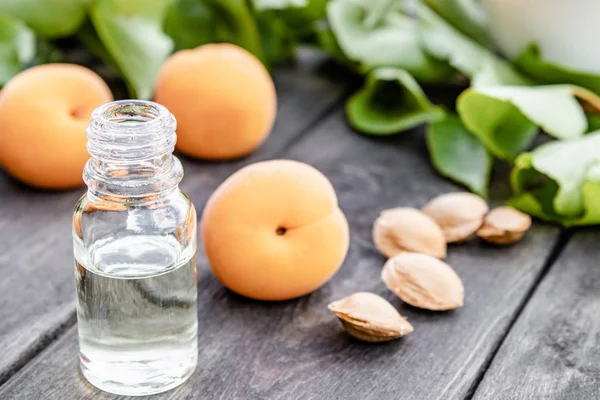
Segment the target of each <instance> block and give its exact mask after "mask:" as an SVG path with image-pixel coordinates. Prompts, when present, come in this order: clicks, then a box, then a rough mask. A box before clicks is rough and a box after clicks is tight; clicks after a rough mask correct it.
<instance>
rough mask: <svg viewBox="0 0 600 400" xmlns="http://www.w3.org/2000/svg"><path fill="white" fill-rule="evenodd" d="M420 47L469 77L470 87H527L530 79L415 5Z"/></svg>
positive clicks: (421, 6) (422, 7)
mask: <svg viewBox="0 0 600 400" xmlns="http://www.w3.org/2000/svg"><path fill="white" fill-rule="evenodd" d="M417 15H418V17H419V27H420V31H421V35H422V40H423V46H424V47H425V48H426V49H427V51H428V52H429V53H430V54H432V55H433V56H435V57H436V58H438V59H440V60H446V61H447V62H448V63H449V64H450V65H451V66H453V67H454V68H456V69H457V70H459V71H460V72H462V73H463V74H464V75H466V76H467V77H469V78H471V80H472V83H473V85H482V84H485V85H489V84H496V85H498V84H505V85H529V84H531V83H532V82H531V80H530V79H528V78H527V77H525V76H524V75H522V74H521V73H519V72H518V71H517V70H516V69H514V68H513V67H512V65H511V64H510V63H508V62H507V61H505V60H503V59H501V58H499V57H498V56H496V55H495V54H494V53H493V52H491V51H490V50H488V49H487V48H485V47H483V46H482V45H480V44H479V43H477V42H475V41H473V40H472V39H470V38H469V37H468V36H466V35H464V34H463V33H461V32H460V31H459V30H457V29H456V28H454V27H453V26H452V25H450V24H449V23H448V22H446V21H445V20H444V19H443V18H441V17H440V16H439V15H437V14H436V13H435V12H433V11H432V10H431V9H430V8H429V7H427V6H425V5H423V4H420V3H418V4H417Z"/></svg>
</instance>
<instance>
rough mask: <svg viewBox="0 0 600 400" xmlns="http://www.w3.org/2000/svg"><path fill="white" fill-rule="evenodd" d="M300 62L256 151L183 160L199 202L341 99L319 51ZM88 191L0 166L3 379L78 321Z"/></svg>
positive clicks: (283, 74)
mask: <svg viewBox="0 0 600 400" xmlns="http://www.w3.org/2000/svg"><path fill="white" fill-rule="evenodd" d="M301 60H302V62H301V63H300V64H299V65H298V66H296V67H293V66H290V67H287V68H281V69H280V70H278V72H277V73H276V76H275V82H276V86H277V90H278V92H279V93H280V101H279V105H278V120H277V122H276V124H275V127H274V129H273V132H272V134H271V136H270V137H269V139H268V140H267V142H266V143H265V144H264V145H263V146H262V147H261V148H260V149H259V150H258V151H257V152H255V153H254V154H253V155H252V156H251V157H248V158H245V159H241V160H237V161H235V162H230V163H203V162H200V161H192V160H188V159H183V160H182V161H183V164H184V169H185V173H186V176H185V178H184V180H183V182H182V184H181V187H182V189H183V190H184V191H186V192H188V193H191V194H192V197H193V198H194V201H195V203H196V206H197V207H199V208H201V207H202V206H203V204H204V202H205V201H206V200H207V199H208V196H209V195H210V193H211V192H212V191H213V190H214V189H215V188H216V187H217V185H218V184H219V183H220V182H221V181H222V180H223V179H224V178H225V177H226V176H227V175H229V174H230V173H231V172H232V171H234V170H236V169H237V168H239V167H240V166H242V165H245V164H248V163H251V162H254V161H257V160H261V159H265V158H270V157H273V156H274V155H275V154H277V153H278V152H280V151H282V150H283V149H284V148H286V146H287V145H288V144H289V143H290V142H292V141H293V140H294V138H295V137H297V136H301V135H302V134H303V133H305V131H306V130H307V129H308V128H309V127H310V126H311V124H313V123H314V122H315V121H316V120H319V118H321V117H322V114H323V113H327V111H328V110H330V109H331V107H333V106H334V105H335V104H337V103H338V102H339V101H340V99H341V98H342V97H343V94H344V92H345V85H342V84H341V82H339V80H336V79H335V77H334V76H332V75H338V76H339V74H337V72H335V71H332V70H331V68H329V69H328V68H327V67H326V66H325V67H323V64H322V62H321V59H320V57H319V56H316V55H315V54H314V53H303V54H301ZM82 192H83V189H80V190H75V191H71V192H60V193H56V192H41V191H36V190H34V189H31V188H28V187H26V186H24V185H21V184H19V183H17V182H15V181H13V180H12V179H10V178H8V177H7V176H6V175H4V174H3V173H2V172H1V171H0V276H2V278H1V279H0V348H2V349H3V350H2V352H1V355H0V383H2V382H3V381H5V380H6V379H7V378H8V377H9V376H10V375H12V374H13V373H14V371H15V370H17V369H19V368H20V367H21V366H22V365H23V364H24V363H25V362H27V361H28V360H29V359H30V358H31V357H32V355H34V354H36V353H37V352H39V350H40V349H41V348H43V347H44V346H45V345H46V344H47V343H48V342H50V341H51V340H53V339H54V338H55V337H56V335H57V334H58V333H60V332H61V331H63V330H64V329H65V328H66V327H68V326H70V325H72V324H73V323H74V322H75V315H74V311H75V287H74V277H73V255H72V239H71V217H72V210H73V207H74V205H75V203H76V202H77V200H78V198H79V197H80V196H81V194H82ZM0 397H1V396H0Z"/></svg>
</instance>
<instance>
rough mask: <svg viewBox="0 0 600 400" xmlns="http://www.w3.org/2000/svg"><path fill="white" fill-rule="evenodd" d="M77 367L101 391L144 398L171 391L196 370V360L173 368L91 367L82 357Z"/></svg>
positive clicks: (117, 365) (140, 365)
mask: <svg viewBox="0 0 600 400" xmlns="http://www.w3.org/2000/svg"><path fill="white" fill-rule="evenodd" d="M80 367H81V372H82V374H83V376H84V377H85V379H87V381H88V382H89V383H91V384H92V385H93V386H95V387H96V388H98V389H100V390H102V391H105V392H108V393H113V394H117V395H121V396H148V395H152V394H157V393H162V392H166V391H168V390H171V389H174V388H176V387H177V386H179V385H181V384H182V383H184V382H185V381H187V380H188V379H189V377H190V376H191V375H192V374H193V372H194V370H195V369H196V357H194V359H193V360H188V362H184V363H178V364H177V365H176V366H174V365H173V364H172V363H169V365H168V366H167V365H153V366H149V365H148V364H146V363H139V365H135V364H134V363H127V365H122V364H121V365H119V364H116V363H111V364H110V365H108V364H107V365H97V364H95V365H93V366H92V365H91V363H90V362H89V361H87V360H86V359H85V357H84V356H82V357H81V362H80ZM115 377H118V380H116V379H115Z"/></svg>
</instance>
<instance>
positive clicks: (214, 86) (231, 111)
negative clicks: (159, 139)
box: [154, 43, 277, 160]
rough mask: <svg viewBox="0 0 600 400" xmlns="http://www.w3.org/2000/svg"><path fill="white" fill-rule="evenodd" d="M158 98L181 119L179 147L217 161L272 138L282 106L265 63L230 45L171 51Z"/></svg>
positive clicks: (184, 150)
mask: <svg viewBox="0 0 600 400" xmlns="http://www.w3.org/2000/svg"><path fill="white" fill-rule="evenodd" d="M154 100H155V101H156V102H158V103H161V104H163V105H165V106H166V107H167V108H168V109H169V110H170V111H171V112H172V113H173V115H174V116H175V118H176V119H177V149H178V150H179V151H181V152H182V153H185V154H187V155H190V156H192V157H198V158H204V159H213V160H224V159H231V158H237V157H241V156H244V155H246V154H248V153H250V152H252V151H253V150H255V149H256V148H257V147H258V146H260V145H261V144H262V142H263V141H264V140H265V139H266V138H267V136H268V134H269V132H270V130H271V127H272V126H273V122H274V120H275V114H276V110H277V96H276V93H275V86H274V85H273V81H272V79H271V77H270V76H269V73H268V72H267V70H266V69H265V67H264V66H263V65H262V64H261V63H260V61H259V60H258V59H257V58H256V57H254V56H253V55H252V54H250V53H249V52H247V51H246V50H244V49H242V48H241V47H238V46H235V45H232V44H227V43H222V44H206V45H203V46H200V47H198V48H196V49H193V50H182V51H179V52H177V53H175V54H174V55H172V56H171V57H170V58H169V59H168V60H167V61H166V62H165V63H164V65H163V66H162V68H161V70H160V73H159V75H158V78H157V82H156V86H155V94H154Z"/></svg>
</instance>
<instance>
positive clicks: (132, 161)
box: [83, 100, 183, 199]
mask: <svg viewBox="0 0 600 400" xmlns="http://www.w3.org/2000/svg"><path fill="white" fill-rule="evenodd" d="M175 129H176V121H175V118H174V117H173V115H171V113H170V112H169V110H168V109H167V108H166V107H164V106H162V105H160V104H157V103H153V102H150V101H143V100H120V101H114V102H111V103H108V104H104V105H103V106H100V107H98V108H97V109H96V110H94V112H93V113H92V118H91V121H90V125H89V126H88V128H87V130H86V132H87V137H88V142H87V149H88V152H89V153H90V155H91V156H92V158H91V159H90V160H89V161H88V162H87V164H86V167H85V169H84V174H83V178H84V181H85V182H86V184H87V185H88V188H89V190H90V191H91V192H94V193H95V194H97V195H100V194H105V195H109V196H110V198H111V199H114V198H116V197H124V198H125V197H126V198H133V197H140V196H148V195H150V194H156V193H163V192H166V191H172V190H173V189H174V188H176V187H177V184H178V183H179V181H180V180H181V177H182V175H183V170H182V167H181V164H180V163H179V161H178V160H177V159H176V158H175V157H173V155H172V153H173V150H174V148H175V141H176V135H175Z"/></svg>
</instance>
